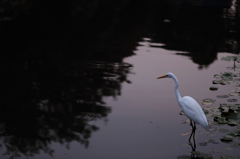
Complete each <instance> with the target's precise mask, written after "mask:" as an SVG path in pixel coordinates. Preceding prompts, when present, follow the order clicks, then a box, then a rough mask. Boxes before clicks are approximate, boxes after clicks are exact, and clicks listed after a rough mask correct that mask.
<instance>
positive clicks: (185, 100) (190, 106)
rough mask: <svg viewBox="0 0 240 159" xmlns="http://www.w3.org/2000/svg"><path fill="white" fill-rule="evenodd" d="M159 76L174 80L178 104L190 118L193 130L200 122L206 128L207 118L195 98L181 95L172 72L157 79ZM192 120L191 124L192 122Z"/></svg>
mask: <svg viewBox="0 0 240 159" xmlns="http://www.w3.org/2000/svg"><path fill="white" fill-rule="evenodd" d="M160 78H172V79H173V80H174V81H175V87H174V90H175V94H176V97H177V101H178V104H179V105H180V107H181V108H182V110H183V112H184V113H185V115H186V116H187V117H188V118H189V119H190V120H191V126H192V127H193V130H195V129H196V126H195V123H197V124H200V125H201V126H202V127H204V128H207V127H208V122H207V118H206V116H205V114H204V112H203V110H202V108H201V106H200V105H199V104H198V103H197V102H196V100H195V99H193V98H192V97H189V96H184V97H181V95H180V93H179V90H178V85H179V82H178V79H177V77H176V76H175V75H174V74H173V73H168V74H167V75H164V76H161V77H158V78H157V79H160ZM192 121H193V124H192ZM191 136H192V134H191ZM191 136H190V138H191ZM190 138H189V140H190Z"/></svg>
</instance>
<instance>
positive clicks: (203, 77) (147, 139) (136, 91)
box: [53, 46, 237, 159]
mask: <svg viewBox="0 0 240 159" xmlns="http://www.w3.org/2000/svg"><path fill="white" fill-rule="evenodd" d="M146 50H149V51H148V52H147V51H146ZM135 53H136V56H133V57H130V58H127V59H125V62H127V63H130V64H132V65H133V66H134V67H133V69H132V72H133V74H131V75H129V80H130V81H132V84H128V83H124V84H123V85H122V95H121V96H119V97H117V98H116V99H113V98H111V97H108V98H104V100H105V101H106V103H107V104H108V105H111V106H112V112H111V113H110V114H109V116H108V122H107V123H106V122H104V121H92V122H90V123H94V124H96V125H97V126H98V127H100V128H101V129H100V130H99V131H98V132H97V133H95V134H94V135H93V136H92V137H91V139H90V146H89V148H88V149H85V148H83V146H81V145H79V143H76V142H73V143H71V144H70V149H69V150H66V149H64V148H63V147H62V146H58V145H55V146H54V144H53V146H54V149H55V153H54V156H55V157H56V158H64V157H65V156H67V157H71V158H79V157H81V158H109V159H110V158H116V159H118V158H119V159H120V158H159V157H161V158H176V157H177V156H178V155H190V151H191V148H190V147H188V146H182V145H186V144H187V139H188V136H182V135H181V134H183V133H186V132H189V133H190V132H191V130H190V126H189V123H185V124H183V123H184V121H185V120H187V118H186V117H184V116H180V115H179V112H180V108H179V106H178V105H177V102H176V99H175V94H174V91H173V86H174V83H173V81H172V80H171V79H162V80H157V79H156V77H158V76H159V75H164V74H165V73H167V72H169V71H171V72H173V73H175V74H176V75H177V77H178V78H179V81H180V88H179V89H180V93H181V95H182V96H184V95H191V96H192V97H194V98H195V99H196V100H197V101H198V102H200V103H201V101H202V99H204V98H206V97H211V98H216V92H211V91H210V90H209V87H210V86H212V80H213V75H214V74H217V73H220V72H222V71H224V70H226V67H227V66H230V65H231V63H229V62H225V61H221V60H217V61H215V62H214V63H213V64H212V65H210V66H209V67H208V68H207V69H202V70H199V69H198V68H197V65H196V64H194V63H193V62H192V61H191V60H189V59H188V58H187V57H185V56H179V55H176V54H175V52H174V51H166V50H164V49H161V48H151V47H148V46H139V47H138V48H137V50H136V51H135ZM226 55H227V54H226V53H221V54H218V59H221V57H222V56H226ZM227 89H228V88H227V87H221V89H220V90H219V92H218V93H220V94H221V92H223V93H224V92H225V91H226V90H227ZM219 101H221V100H220V99H217V102H216V103H215V106H217V105H218V104H219ZM210 120H211V119H210ZM224 127H226V126H223V127H221V128H224ZM221 135H222V134H217V135H216V136H213V137H212V136H209V135H207V134H206V131H205V130H204V129H203V128H202V127H200V126H198V130H197V132H196V143H197V149H196V150H197V151H200V152H203V153H212V155H216V156H217V155H219V154H218V153H217V152H224V154H226V155H233V154H237V152H236V150H237V149H233V150H232V151H227V150H226V148H227V147H230V145H228V144H225V143H221V142H220V141H219V138H220V137H221ZM209 139H214V140H216V141H218V142H220V144H217V145H215V144H208V145H207V146H200V145H199V144H200V143H201V142H203V141H205V140H209ZM215 153H216V154H215ZM73 154H74V155H73Z"/></svg>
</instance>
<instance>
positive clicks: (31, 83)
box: [0, 0, 240, 157]
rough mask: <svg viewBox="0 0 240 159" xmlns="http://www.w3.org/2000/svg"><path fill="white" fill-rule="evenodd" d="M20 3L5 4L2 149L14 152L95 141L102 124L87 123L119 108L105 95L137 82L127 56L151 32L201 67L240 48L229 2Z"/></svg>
mask: <svg viewBox="0 0 240 159" xmlns="http://www.w3.org/2000/svg"><path fill="white" fill-rule="evenodd" d="M14 2H15V3H12V1H10V0H6V1H4V2H2V3H0V20H1V21H0V44H1V48H0V52H1V58H0V79H1V82H0V95H1V100H0V140H1V145H0V146H1V147H2V149H6V152H4V155H7V156H10V157H11V156H12V157H13V156H14V157H15V156H19V155H25V156H29V157H30V156H34V155H36V154H39V153H41V152H45V153H47V154H50V155H53V154H54V149H52V147H50V144H51V143H53V142H56V143H60V144H63V145H65V146H66V147H68V146H69V144H70V142H72V141H77V142H79V143H80V144H81V145H82V146H85V147H86V148H87V147H88V146H89V145H90V141H89V140H90V138H91V136H92V135H93V134H94V132H96V131H98V130H99V129H100V128H99V127H97V126H96V125H94V124H90V123H91V122H89V121H93V120H96V121H98V120H103V121H104V122H107V121H108V114H109V113H111V111H114V110H113V108H111V107H110V106H108V105H107V104H106V103H105V102H104V100H103V97H106V96H108V97H113V98H117V96H120V95H121V85H122V83H124V82H126V83H131V81H129V79H128V75H129V74H130V73H131V67H132V65H131V64H129V63H124V62H123V59H124V58H126V57H130V56H133V55H134V52H133V51H134V50H135V49H136V47H137V46H138V45H139V44H138V42H139V41H141V39H142V38H144V37H147V38H150V39H151V40H152V41H153V42H157V43H163V44H165V46H164V47H163V48H165V49H168V50H178V51H179V52H187V54H185V55H186V56H189V57H191V59H192V61H194V62H195V63H197V64H198V65H199V68H203V67H207V66H208V65H210V64H211V63H212V62H213V61H214V60H215V59H216V55H217V53H218V52H226V51H228V52H231V53H238V52H239V37H240V36H239V26H240V25H238V24H239V14H236V12H234V9H232V8H231V7H230V6H231V1H228V0H227V1H224V2H223V3H221V4H219V6H218V5H217V7H216V4H214V3H210V2H207V1H201V2H203V3H201V4H199V3H197V4H195V2H196V1H185V0H182V1H164V0H163V1H155V0H141V1H139V0H124V1H117V0H105V1H102V0H89V1H75V0H69V1H64V0H59V1H57V0H53V1H47V0H41V1H40V0H36V1H30V0H26V1H24V2H22V1H14ZM199 2H200V1H199ZM211 2H213V1H211ZM221 2H222V1H221ZM236 3H237V4H239V1H236ZM239 6H240V5H236V6H235V9H236V11H239ZM181 55H183V54H181Z"/></svg>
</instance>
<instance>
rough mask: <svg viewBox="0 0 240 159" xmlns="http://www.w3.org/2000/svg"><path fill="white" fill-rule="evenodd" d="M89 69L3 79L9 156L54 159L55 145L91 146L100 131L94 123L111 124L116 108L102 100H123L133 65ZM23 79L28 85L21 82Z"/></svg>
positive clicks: (3, 137) (5, 141)
mask: <svg viewBox="0 0 240 159" xmlns="http://www.w3.org/2000/svg"><path fill="white" fill-rule="evenodd" d="M87 65H88V66H87V67H86V69H85V70H83V71H82V72H79V70H77V69H76V68H77V67H75V68H73V70H72V73H71V72H70V73H69V72H62V71H61V72H58V71H57V70H55V71H53V72H51V71H52V70H51V69H50V70H44V71H43V70H41V71H40V72H38V71H37V72H35V71H33V72H32V71H29V72H28V71H27V72H25V71H23V72H21V73H20V74H21V76H20V77H16V76H15V74H14V73H13V74H9V75H8V76H4V77H2V78H3V81H4V82H3V83H2V84H1V88H2V89H3V90H2V91H3V92H5V94H4V95H3V97H4V98H3V99H4V100H2V101H1V112H0V121H2V125H3V126H2V127H1V130H2V131H1V141H2V147H5V148H6V152H5V155H10V156H18V155H21V154H24V155H26V156H32V155H34V154H39V153H40V152H41V151H44V152H45V153H48V154H50V155H53V152H54V149H52V148H51V146H50V144H51V143H53V142H57V143H60V144H63V145H65V146H66V147H69V144H70V142H72V141H77V142H79V143H81V144H82V145H84V146H85V147H86V148H87V147H88V145H89V139H90V137H91V135H92V133H93V132H95V131H97V130H98V129H99V128H98V127H97V126H95V125H94V124H89V121H92V120H100V119H104V120H105V121H107V115H108V114H109V113H110V111H111V109H110V108H109V107H106V106H104V105H103V104H104V101H103V100H102V97H103V96H113V97H116V96H118V95H120V89H121V86H120V84H121V83H122V82H124V81H126V82H128V81H127V78H126V76H127V74H128V73H129V67H130V65H129V64H127V63H106V62H91V63H88V64H87ZM41 67H43V66H42V65H41ZM30 68H31V66H30ZM43 68H44V67H43ZM63 68H66V67H63ZM60 69H61V67H60V68H59V70H60ZM33 70H38V69H37V68H35V69H33ZM36 74H37V75H36ZM23 75H24V76H28V80H29V81H28V80H27V81H26V79H21V77H22V76H23ZM34 76H38V78H36V77H34ZM13 77H15V78H16V79H13ZM33 78H35V81H32V79H33ZM9 79H12V80H9ZM27 83H32V84H29V85H28V84H27Z"/></svg>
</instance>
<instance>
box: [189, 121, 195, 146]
mask: <svg viewBox="0 0 240 159" xmlns="http://www.w3.org/2000/svg"><path fill="white" fill-rule="evenodd" d="M193 124H195V123H194V122H193V121H192V120H190V125H191V127H192V133H191V135H190V137H189V139H188V141H189V142H191V138H192V135H193V132H194V125H193Z"/></svg>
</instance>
